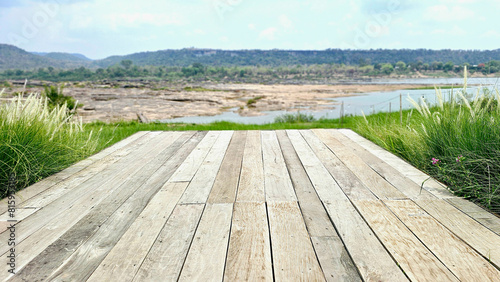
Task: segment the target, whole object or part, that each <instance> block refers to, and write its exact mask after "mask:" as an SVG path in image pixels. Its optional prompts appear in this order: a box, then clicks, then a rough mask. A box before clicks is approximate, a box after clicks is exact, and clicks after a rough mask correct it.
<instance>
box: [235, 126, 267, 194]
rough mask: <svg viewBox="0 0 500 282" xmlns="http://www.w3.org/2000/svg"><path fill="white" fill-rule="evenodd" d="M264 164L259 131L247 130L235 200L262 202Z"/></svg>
mask: <svg viewBox="0 0 500 282" xmlns="http://www.w3.org/2000/svg"><path fill="white" fill-rule="evenodd" d="M265 200H266V194H265V191H264V165H263V163H262V145H261V138H260V132H259V131H249V132H248V133H247V140H246V143H245V150H244V152H243V160H242V163H241V174H240V183H239V184H238V193H237V196H236V201H237V202H253V201H256V202H264V201H265Z"/></svg>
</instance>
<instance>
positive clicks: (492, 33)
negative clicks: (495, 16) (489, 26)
mask: <svg viewBox="0 0 500 282" xmlns="http://www.w3.org/2000/svg"><path fill="white" fill-rule="evenodd" d="M481 37H485V38H492V37H500V32H498V31H496V30H488V31H487V32H485V33H483V34H481Z"/></svg>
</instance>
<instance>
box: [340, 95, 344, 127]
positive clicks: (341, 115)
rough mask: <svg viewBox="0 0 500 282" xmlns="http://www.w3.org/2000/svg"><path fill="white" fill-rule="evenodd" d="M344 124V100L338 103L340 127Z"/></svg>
mask: <svg viewBox="0 0 500 282" xmlns="http://www.w3.org/2000/svg"><path fill="white" fill-rule="evenodd" d="M343 125H344V101H342V104H341V105H340V126H341V127H342V126H343Z"/></svg>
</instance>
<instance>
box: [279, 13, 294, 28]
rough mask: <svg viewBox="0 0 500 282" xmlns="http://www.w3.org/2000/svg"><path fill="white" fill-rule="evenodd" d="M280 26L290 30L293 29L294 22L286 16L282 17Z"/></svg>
mask: <svg viewBox="0 0 500 282" xmlns="http://www.w3.org/2000/svg"><path fill="white" fill-rule="evenodd" d="M280 25H281V26H282V27H284V28H285V29H290V28H292V27H293V23H292V21H291V20H290V19H289V18H288V17H287V16H286V15H281V16H280Z"/></svg>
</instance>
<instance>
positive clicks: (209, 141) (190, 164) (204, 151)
mask: <svg viewBox="0 0 500 282" xmlns="http://www.w3.org/2000/svg"><path fill="white" fill-rule="evenodd" d="M219 135H220V132H216V131H211V132H208V133H207V135H206V136H205V138H203V140H201V142H200V143H199V144H198V146H196V148H195V149H194V150H193V151H192V152H191V154H189V156H188V157H187V158H186V160H185V161H184V162H183V163H182V165H181V166H180V167H179V168H178V169H177V170H176V171H175V173H174V175H172V178H171V179H170V180H169V181H170V182H185V181H191V179H193V177H194V175H195V174H196V172H197V171H198V169H199V168H200V166H201V165H202V163H203V161H204V160H205V157H206V156H207V155H208V153H209V152H210V149H211V148H212V146H213V145H214V144H215V141H217V138H218V137H219Z"/></svg>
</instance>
